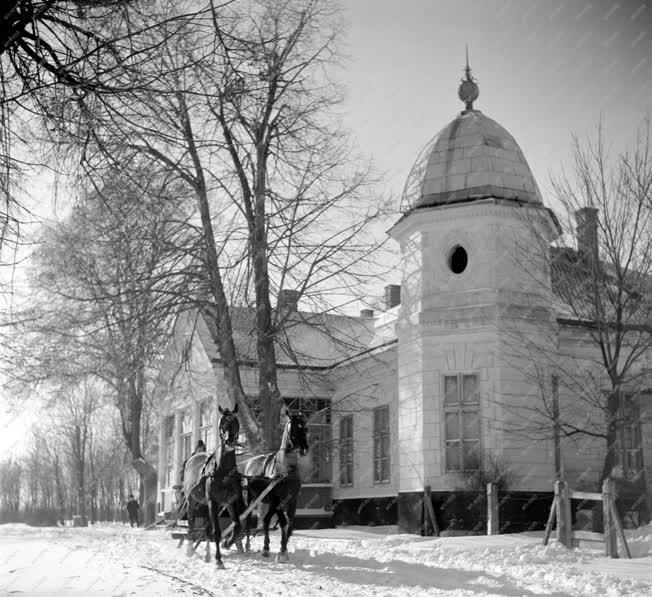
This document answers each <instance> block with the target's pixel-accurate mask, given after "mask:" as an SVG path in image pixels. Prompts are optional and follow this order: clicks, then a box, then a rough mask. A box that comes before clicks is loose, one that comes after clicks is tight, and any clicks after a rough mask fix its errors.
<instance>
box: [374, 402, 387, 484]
mask: <svg viewBox="0 0 652 597" xmlns="http://www.w3.org/2000/svg"><path fill="white" fill-rule="evenodd" d="M374 483H389V405H386V406H379V407H378V408H374Z"/></svg>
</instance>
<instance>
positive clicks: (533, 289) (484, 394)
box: [391, 199, 552, 531]
mask: <svg viewBox="0 0 652 597" xmlns="http://www.w3.org/2000/svg"><path fill="white" fill-rule="evenodd" d="M548 230H552V225H551V224H550V221H549V215H548V212H547V211H546V210H544V209H542V208H538V207H524V206H523V205H522V204H518V203H515V202H507V201H501V200H492V199H489V200H481V201H476V202H473V203H471V202H467V203H457V204H451V205H446V206H438V207H432V208H425V209H419V210H415V211H413V212H411V213H410V214H408V215H407V216H406V217H405V218H404V219H403V220H401V221H400V222H399V224H397V226H395V227H394V229H393V230H392V232H391V233H392V236H393V237H394V238H395V239H396V240H398V241H399V243H400V245H401V255H402V271H403V280H402V303H401V310H400V313H399V322H398V326H397V332H398V340H399V343H398V346H399V348H398V350H399V354H398V364H399V367H398V369H399V404H398V415H399V426H398V433H399V462H400V475H399V519H401V517H402V518H403V521H402V522H401V520H399V523H400V524H401V526H402V527H403V528H404V529H406V530H412V531H414V530H416V529H415V524H416V522H415V520H414V516H415V513H416V512H417V510H418V508H417V507H416V502H417V501H418V500H417V496H418V494H419V493H420V492H422V491H423V488H424V486H425V485H430V486H431V488H432V491H433V492H437V491H452V490H456V489H463V488H464V487H465V484H466V483H467V481H466V480H465V476H464V475H462V474H459V473H456V472H450V471H449V470H448V468H450V467H447V464H446V445H447V444H446V437H445V436H446V426H445V425H446V423H445V408H444V377H445V376H446V375H449V376H450V375H460V376H463V375H475V376H477V378H476V379H477V381H478V383H479V387H478V389H479V406H478V414H479V418H480V432H479V433H480V442H481V450H480V452H481V453H482V454H484V455H485V456H486V455H487V454H491V455H492V456H494V457H498V458H502V459H504V460H513V461H514V465H515V467H516V468H517V469H519V470H521V472H522V474H523V475H524V476H525V479H524V481H523V482H520V481H516V482H515V488H517V489H529V490H544V489H549V487H550V485H549V483H550V478H551V472H552V469H551V461H550V457H551V454H552V451H551V449H550V448H549V447H547V446H545V445H542V446H538V447H532V446H530V447H529V448H528V449H527V450H526V456H525V457H522V453H523V448H522V447H521V446H518V442H517V441H516V440H515V439H514V437H513V434H512V433H511V431H513V430H510V429H508V428H506V425H505V421H509V420H510V418H509V416H508V414H507V412H506V411H509V410H510V407H511V406H514V407H515V408H516V407H517V406H518V405H517V402H518V401H523V400H524V401H525V403H524V404H525V405H527V400H529V399H533V397H532V395H531V394H532V387H533V383H532V377H531V375H530V374H529V373H528V364H527V362H528V359H529V360H530V361H532V360H536V359H532V354H524V353H525V351H524V350H523V346H521V343H525V344H528V343H533V344H534V345H536V346H538V347H539V348H543V347H545V346H546V342H547V341H548V336H547V335H546V333H545V331H544V330H545V328H546V326H547V327H549V325H550V321H551V291H550V281H549V272H548V267H547V257H546V251H547V243H546V246H544V247H540V246H537V245H538V244H542V241H541V239H542V238H543V239H545V238H547V237H546V235H547V234H549V233H548ZM457 246H461V247H463V248H464V249H465V251H466V253H467V257H468V263H467V265H466V268H465V269H464V271H463V272H461V273H459V274H456V273H454V272H453V271H451V263H450V255H451V252H452V251H453V250H454V248H455V247H457ZM542 251H543V252H542ZM537 334H539V337H537ZM460 379H461V377H460ZM401 501H402V502H403V507H401ZM410 517H412V520H408V519H409V518H410Z"/></svg>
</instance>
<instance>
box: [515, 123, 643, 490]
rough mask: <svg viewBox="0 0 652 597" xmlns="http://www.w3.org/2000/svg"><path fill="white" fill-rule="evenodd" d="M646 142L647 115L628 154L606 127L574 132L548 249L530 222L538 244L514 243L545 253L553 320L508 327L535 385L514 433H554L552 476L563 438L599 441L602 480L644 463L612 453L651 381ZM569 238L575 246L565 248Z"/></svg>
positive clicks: (557, 185)
mask: <svg viewBox="0 0 652 597" xmlns="http://www.w3.org/2000/svg"><path fill="white" fill-rule="evenodd" d="M649 148H650V136H649V122H648V123H646V125H645V126H644V128H643V129H642V131H640V132H639V136H638V139H637V145H636V147H635V150H634V152H633V153H627V152H625V153H621V154H619V155H616V156H615V157H613V156H611V155H610V152H609V151H608V150H607V147H606V144H605V135H604V132H603V130H602V127H600V128H599V129H598V134H597V139H596V140H595V141H593V142H591V141H589V142H586V143H583V142H581V141H580V140H579V139H578V138H577V137H574V138H573V169H572V171H571V172H570V173H564V174H562V175H561V176H560V177H558V178H555V179H554V180H553V183H552V188H553V191H554V197H555V199H556V200H557V202H558V204H559V205H560V207H561V210H560V212H561V218H560V224H561V230H562V231H563V235H562V237H561V239H560V241H559V242H558V243H557V244H556V245H554V246H552V247H549V244H548V239H547V238H544V236H543V235H540V234H537V233H536V231H535V227H534V226H531V228H530V229H531V230H532V231H533V234H532V235H531V237H532V238H533V239H534V246H530V247H527V248H526V247H519V249H518V251H519V252H520V253H521V255H520V256H521V257H522V258H523V263H524V264H528V265H530V266H531V264H532V263H534V262H535V260H533V259H529V258H528V255H530V254H531V251H536V252H537V254H540V255H546V256H547V258H546V259H545V263H544V264H543V268H544V269H545V271H537V272H532V273H533V277H535V278H536V279H538V280H544V281H551V284H552V300H553V303H552V305H551V306H552V307H553V314H554V321H550V322H547V323H546V324H545V325H543V326H542V327H541V329H540V330H539V333H538V334H534V335H529V336H528V335H527V334H524V333H523V332H522V331H519V330H518V329H515V330H513V331H512V332H511V336H512V338H511V339H512V341H513V342H512V347H514V348H516V347H517V350H514V356H518V357H519V358H523V356H524V355H525V358H526V359H527V360H529V363H530V364H529V366H528V367H527V368H526V369H527V371H524V372H525V374H526V375H528V376H529V377H530V380H531V381H532V382H533V383H534V385H535V386H536V387H538V388H539V396H538V399H537V400H535V401H534V402H532V403H531V404H530V405H529V406H525V405H521V406H520V407H519V409H520V411H521V416H522V425H519V426H518V428H517V431H518V432H521V433H525V434H527V435H528V437H530V438H532V437H535V436H536V437H541V438H550V437H553V436H554V438H555V444H556V459H557V467H558V474H560V473H561V471H560V468H561V467H560V465H561V462H560V454H559V442H560V440H561V438H564V437H566V438H572V437H578V438H581V437H583V438H593V439H595V440H601V441H604V446H605V458H604V465H603V470H602V473H601V479H603V478H605V477H607V476H608V475H610V474H611V473H612V471H613V469H614V467H616V466H617V465H618V466H621V467H623V468H624V473H625V474H626V476H629V477H632V476H636V475H638V477H637V480H638V482H639V483H640V484H641V485H642V486H643V487H644V485H645V479H644V471H643V470H642V467H641V466H640V463H639V465H637V464H636V463H635V462H628V461H627V459H624V460H621V459H620V458H619V457H618V454H619V452H621V451H622V450H624V449H625V448H626V447H627V446H626V445H625V444H626V443H627V441H635V440H632V439H631V438H629V439H626V437H625V434H626V432H625V429H626V428H627V427H628V426H631V425H635V423H636V417H637V415H636V413H637V412H638V396H639V394H640V392H641V391H642V390H645V389H647V388H649V387H650V371H649V370H646V367H645V364H646V362H648V359H649V356H650V352H651V351H652V212H651V211H650V210H649V201H650V192H651V188H652V187H651V184H652V160H651V159H650V155H649ZM569 241H571V242H572V241H575V244H576V248H571V247H569V246H566V244H565V243H567V242H569ZM542 273H543V274H544V275H541V274H542ZM548 283H549V282H548ZM517 353H520V354H519V355H517ZM630 447H632V446H630ZM628 468H631V469H632V470H627V469H628ZM634 469H638V470H634Z"/></svg>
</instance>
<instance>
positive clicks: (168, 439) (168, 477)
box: [165, 416, 174, 487]
mask: <svg viewBox="0 0 652 597" xmlns="http://www.w3.org/2000/svg"><path fill="white" fill-rule="evenodd" d="M173 467H174V416H172V417H166V418H165V487H171V486H172V469H173Z"/></svg>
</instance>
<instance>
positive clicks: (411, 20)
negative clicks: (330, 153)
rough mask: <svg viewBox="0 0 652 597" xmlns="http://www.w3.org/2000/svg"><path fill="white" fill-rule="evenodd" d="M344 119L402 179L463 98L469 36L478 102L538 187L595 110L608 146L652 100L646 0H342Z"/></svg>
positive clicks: (593, 122)
mask: <svg viewBox="0 0 652 597" xmlns="http://www.w3.org/2000/svg"><path fill="white" fill-rule="evenodd" d="M345 4H346V6H347V14H348V20H349V23H350V30H349V40H350V45H349V55H350V64H349V65H348V72H347V84H348V88H349V95H348V98H347V104H346V109H347V116H346V123H347V125H348V126H349V127H350V128H351V129H352V131H353V132H354V134H355V135H356V136H357V138H358V141H359V143H360V147H361V149H362V150H363V151H364V152H365V153H367V154H369V155H371V156H372V157H373V158H374V160H375V161H376V163H377V165H378V167H379V168H381V169H382V170H383V171H386V172H387V173H388V175H389V176H388V184H389V186H390V187H391V188H393V189H394V188H395V189H400V188H401V187H402V185H403V182H404V179H405V177H406V175H407V172H408V171H409V169H410V167H411V165H412V163H413V162H414V160H415V159H416V157H417V155H418V153H419V151H420V149H421V148H422V147H423V146H424V145H425V144H426V142H427V141H428V140H429V139H430V138H431V137H432V136H433V135H434V134H435V133H437V132H438V131H439V130H440V129H441V128H443V127H444V126H445V125H446V124H447V123H448V122H449V121H450V120H452V118H454V117H455V115H456V114H457V113H458V112H460V111H461V110H462V109H463V105H462V103H461V102H460V101H459V100H458V98H457V86H458V84H459V80H460V78H461V77H462V74H463V67H464V63H465V56H464V52H465V44H466V43H468V44H469V57H470V65H471V68H472V70H473V75H474V76H475V77H476V79H477V80H478V84H479V86H480V97H479V99H478V100H477V101H476V102H475V106H474V107H475V108H477V109H479V110H481V111H482V112H483V113H484V114H486V115H487V116H490V117H491V118H493V119H494V120H496V121H497V122H499V123H500V124H502V125H503V126H504V127H505V128H506V129H507V130H508V131H509V132H510V133H511V134H512V135H513V136H514V138H515V139H516V141H517V142H518V143H519V144H520V146H521V149H522V150H523V152H524V153H525V156H526V158H527V160H528V162H529V164H530V167H531V169H532V171H533V173H534V175H535V177H536V179H537V181H538V183H539V186H540V187H541V191H542V193H543V194H544V200H545V199H546V196H547V195H548V192H547V189H548V187H549V184H548V181H549V171H551V170H558V169H559V166H560V163H561V162H562V161H564V160H567V159H568V149H569V146H570V136H571V133H572V132H575V133H577V134H579V135H580V136H584V135H589V134H594V132H595V128H596V126H597V124H598V121H599V120H600V118H601V117H602V119H603V121H604V125H605V130H606V132H607V134H608V135H609V139H610V141H612V142H613V147H614V150H617V149H621V148H623V147H624V145H625V144H626V143H628V142H630V141H631V140H632V138H633V137H634V135H635V131H636V129H637V127H638V126H639V125H640V122H641V120H642V118H643V117H644V116H645V114H646V113H647V112H649V111H650V109H651V106H652V100H651V98H652V63H651V61H652V31H651V27H650V25H651V24H652V2H649V3H644V2H640V1H638V0H629V1H621V2H613V1H609V0H591V1H590V2H587V1H584V0H577V1H576V0H563V1H559V0H402V1H400V2H396V1H388V0H382V1H379V0H348V1H347V2H346V3H345Z"/></svg>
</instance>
